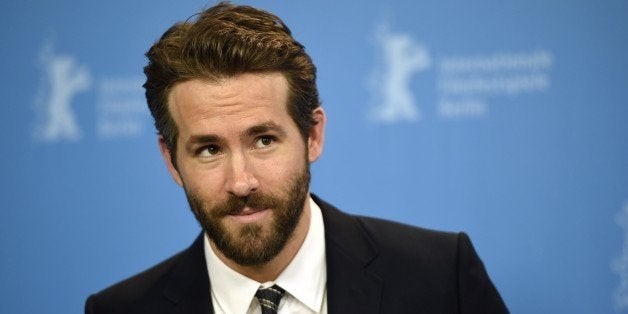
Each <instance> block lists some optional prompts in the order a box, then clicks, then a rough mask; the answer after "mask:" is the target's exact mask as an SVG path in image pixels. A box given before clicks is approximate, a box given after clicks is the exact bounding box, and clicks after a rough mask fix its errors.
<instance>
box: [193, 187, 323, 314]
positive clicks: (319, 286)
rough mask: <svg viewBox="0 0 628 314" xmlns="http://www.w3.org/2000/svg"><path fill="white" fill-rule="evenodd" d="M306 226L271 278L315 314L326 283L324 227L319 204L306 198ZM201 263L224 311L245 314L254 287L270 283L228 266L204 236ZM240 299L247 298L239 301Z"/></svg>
mask: <svg viewBox="0 0 628 314" xmlns="http://www.w3.org/2000/svg"><path fill="white" fill-rule="evenodd" d="M309 202H310V213H311V215H310V227H309V229H308V233H307V235H306V237H305V240H304V241H303V244H302V245H301V248H299V251H298V252H297V254H296V255H295V256H294V259H292V261H291V262H290V264H288V266H287V267H286V268H285V269H284V270H283V272H282V273H281V274H280V275H279V277H278V278H277V280H276V281H275V283H276V284H278V285H279V286H280V287H282V288H283V289H284V290H286V292H287V293H288V294H290V295H292V296H293V297H294V298H295V299H297V300H298V301H299V302H301V303H303V304H304V305H306V306H307V307H308V308H310V309H311V310H312V311H314V312H316V313H318V312H320V311H321V308H322V305H323V297H324V295H325V285H326V283H327V264H326V261H325V227H324V223H323V215H322V213H321V209H320V207H318V205H317V204H316V203H315V202H314V201H313V200H312V198H311V197H310V198H309ZM204 250H205V262H206V265H207V271H208V273H209V278H210V282H211V290H212V291H211V293H212V294H213V295H214V296H215V298H216V299H215V300H217V302H218V303H219V304H215V306H216V305H217V306H219V307H221V308H222V310H223V311H224V312H225V313H246V311H247V309H248V308H249V305H250V301H252V300H253V298H254V297H255V292H256V291H257V289H258V288H259V287H260V286H261V285H263V286H270V285H272V283H263V284H262V283H259V282H257V281H255V280H252V279H250V278H248V277H246V276H244V275H242V274H240V273H238V272H236V271H235V270H233V269H231V268H229V266H227V265H225V264H224V263H223V262H222V261H221V260H220V259H219V258H218V256H216V254H215V253H214V251H213V250H212V248H211V246H210V245H209V240H208V239H207V236H205V237H204ZM243 300H250V301H249V302H248V303H247V302H242V301H243Z"/></svg>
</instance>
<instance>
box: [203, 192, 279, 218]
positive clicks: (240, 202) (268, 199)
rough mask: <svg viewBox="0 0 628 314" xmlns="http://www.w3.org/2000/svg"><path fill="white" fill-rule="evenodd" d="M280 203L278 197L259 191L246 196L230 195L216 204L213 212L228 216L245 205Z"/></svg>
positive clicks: (257, 205) (273, 205)
mask: <svg viewBox="0 0 628 314" xmlns="http://www.w3.org/2000/svg"><path fill="white" fill-rule="evenodd" d="M280 204H281V202H280V201H279V200H278V199H277V198H275V197H273V196H271V195H266V194H263V193H259V192H256V193H253V194H250V195H247V196H244V197H239V196H235V195H230V196H229V198H227V199H226V200H225V201H224V202H222V203H219V204H216V205H215V208H214V209H215V210H213V212H214V213H215V214H216V215H217V216H227V215H234V214H237V213H239V212H240V211H242V210H243V209H244V208H245V207H250V208H277V207H279V205H280ZM210 212H212V211H210Z"/></svg>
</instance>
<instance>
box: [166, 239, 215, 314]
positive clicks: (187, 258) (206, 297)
mask: <svg viewBox="0 0 628 314" xmlns="http://www.w3.org/2000/svg"><path fill="white" fill-rule="evenodd" d="M209 287H210V285H209V275H208V274H207V267H206V266H205V253H204V251H203V233H201V234H200V235H199V236H198V237H197V238H196V240H195V241H194V243H193V244H192V245H191V246H190V247H189V248H188V249H187V250H186V251H185V252H183V255H182V256H181V261H180V262H179V263H178V264H177V266H176V267H175V269H174V270H173V272H172V276H171V277H170V278H169V280H168V283H167V284H166V286H165V288H164V290H163V293H164V296H165V297H166V298H167V299H168V300H169V301H170V302H171V303H172V305H173V307H174V312H175V313H198V314H201V313H202V314H207V313H214V310H213V307H212V302H211V298H210V296H211V294H210V288H209Z"/></svg>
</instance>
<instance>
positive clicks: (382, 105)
mask: <svg viewBox="0 0 628 314" xmlns="http://www.w3.org/2000/svg"><path fill="white" fill-rule="evenodd" d="M375 38H376V40H377V43H378V45H379V47H380V48H381V52H382V53H383V56H382V59H383V65H384V68H383V69H379V70H377V71H376V72H375V75H374V76H373V77H372V80H371V84H372V86H371V89H372V91H373V93H374V94H375V95H374V96H375V97H374V98H375V100H376V101H375V102H376V103H375V104H374V105H375V106H374V108H373V111H372V112H371V118H372V119H373V120H375V121H377V122H384V123H393V122H397V121H404V120H405V121H415V120H418V119H419V118H420V117H421V112H420V110H419V108H418V106H417V104H416V101H415V99H414V96H413V93H412V90H411V88H410V79H411V78H412V76H413V75H414V74H416V73H417V72H420V71H424V70H426V69H428V68H429V67H430V65H431V60H430V56H429V54H428V51H427V49H425V47H424V46H423V45H421V44H419V43H417V42H415V41H414V40H413V39H412V37H411V36H410V35H408V34H403V33H393V32H391V31H390V30H389V29H388V26H386V25H381V26H380V27H379V28H378V30H377V32H376V35H375Z"/></svg>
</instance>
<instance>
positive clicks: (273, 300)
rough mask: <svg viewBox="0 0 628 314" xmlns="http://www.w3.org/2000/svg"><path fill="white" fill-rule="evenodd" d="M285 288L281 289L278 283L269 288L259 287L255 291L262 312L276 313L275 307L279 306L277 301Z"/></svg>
mask: <svg viewBox="0 0 628 314" xmlns="http://www.w3.org/2000/svg"><path fill="white" fill-rule="evenodd" d="M284 292H286V291H285V290H283V289H281V287H279V286H278V285H274V286H272V287H269V288H265V289H262V288H260V289H259V290H257V292H256V293H255V296H256V297H257V299H258V300H259V304H260V305H261V306H262V314H277V308H278V307H279V301H280V300H281V297H282V296H283V294H284Z"/></svg>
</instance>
